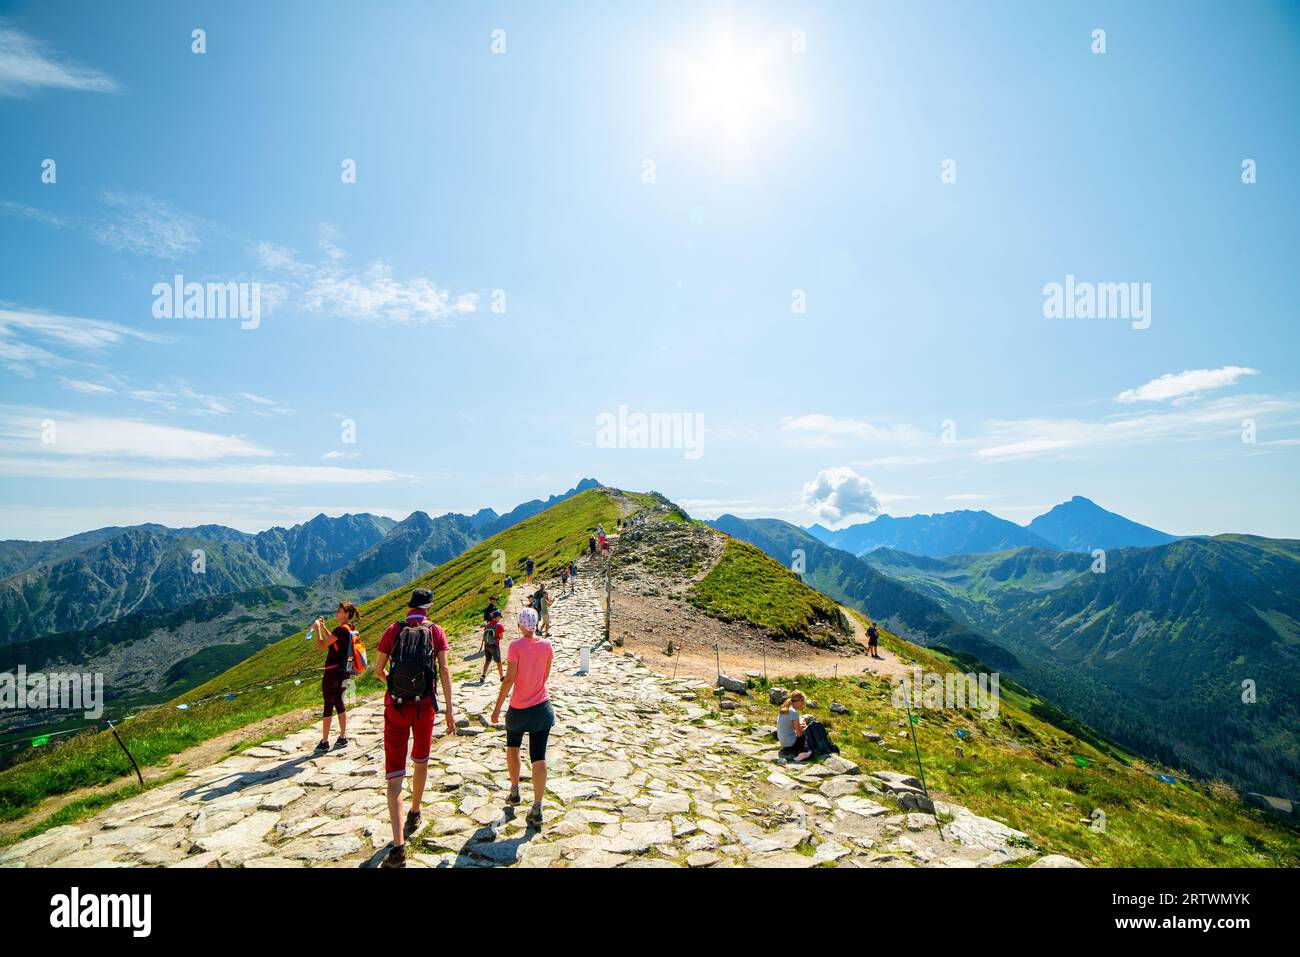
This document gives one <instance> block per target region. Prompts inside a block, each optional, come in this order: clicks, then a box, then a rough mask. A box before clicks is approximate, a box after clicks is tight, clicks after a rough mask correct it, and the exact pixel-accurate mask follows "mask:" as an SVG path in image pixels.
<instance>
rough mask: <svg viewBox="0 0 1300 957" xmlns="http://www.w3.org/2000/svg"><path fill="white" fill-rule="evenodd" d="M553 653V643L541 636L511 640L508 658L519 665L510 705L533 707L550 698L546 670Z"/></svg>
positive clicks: (514, 706)
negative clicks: (547, 689) (547, 690)
mask: <svg viewBox="0 0 1300 957" xmlns="http://www.w3.org/2000/svg"><path fill="white" fill-rule="evenodd" d="M552 654H553V652H552V651H551V643H550V642H549V641H545V640H543V639H541V638H531V639H530V638H516V639H515V640H514V641H512V642H510V650H509V651H507V652H506V660H508V661H513V662H515V663H516V665H517V667H516V670H515V685H514V688H512V689H511V692H510V707H512V708H531V707H532V706H533V705H535V704H541V703H542V702H543V701H546V700H548V699H549V698H550V695H549V694H547V692H546V672H547V669H548V668H549V667H550V664H551V655H552Z"/></svg>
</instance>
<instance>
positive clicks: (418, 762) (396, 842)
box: [375, 588, 456, 867]
mask: <svg viewBox="0 0 1300 957" xmlns="http://www.w3.org/2000/svg"><path fill="white" fill-rule="evenodd" d="M432 604H433V594H432V592H430V591H429V590H428V589H427V588H417V589H415V591H414V592H412V593H411V601H410V608H409V610H408V611H407V613H406V618H405V619H404V620H403V621H398V622H394V623H393V624H391V625H389V626H388V630H387V631H385V632H384V636H383V637H382V638H381V639H379V648H378V649H377V650H378V654H377V655H376V657H375V675H376V677H378V678H379V680H380V681H382V682H384V686H385V687H386V688H387V690H386V691H385V692H384V778H385V779H386V780H387V781H388V820H389V824H391V825H392V829H393V845H392V849H391V850H390V851H389V852H388V855H387V856H386V857H385V858H384V861H383V864H382V865H381V866H383V867H405V866H406V838H408V837H410V836H412V835H413V834H415V833H416V832H417V831H418V830H419V829H420V824H421V823H422V820H423V818H422V815H421V814H420V801H421V799H422V798H423V796H424V782H425V779H426V777H427V776H428V773H429V749H430V747H431V745H432V742H433V719H434V716H435V715H437V713H438V692H437V685H438V683H439V680H440V679H441V683H442V693H443V696H444V698H445V699H446V702H447V710H446V713H445V719H446V722H447V734H448V736H455V734H456V718H455V715H453V713H452V706H451V669H450V668H448V667H447V648H448V645H447V635H446V633H445V632H444V631H443V630H442V629H441V628H439V627H438V626H437V625H435V624H434V623H433V622H431V621H429V618H428V614H429V606H430V605H432ZM412 739H413V740H412ZM408 745H409V747H410V749H411V763H412V764H414V765H415V774H414V775H413V777H412V780H411V810H410V813H408V814H407V815H406V822H405V825H403V823H402V781H403V780H404V779H405V777H406V753H407V747H408Z"/></svg>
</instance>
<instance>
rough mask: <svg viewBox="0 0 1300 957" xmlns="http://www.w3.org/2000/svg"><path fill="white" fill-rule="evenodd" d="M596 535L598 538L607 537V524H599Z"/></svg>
mask: <svg viewBox="0 0 1300 957" xmlns="http://www.w3.org/2000/svg"><path fill="white" fill-rule="evenodd" d="M596 537H597V538H604V537H605V526H604V525H597V526H596Z"/></svg>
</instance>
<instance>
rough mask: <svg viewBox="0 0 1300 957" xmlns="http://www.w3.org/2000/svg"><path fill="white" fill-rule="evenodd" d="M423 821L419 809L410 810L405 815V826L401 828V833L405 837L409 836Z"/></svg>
mask: <svg viewBox="0 0 1300 957" xmlns="http://www.w3.org/2000/svg"><path fill="white" fill-rule="evenodd" d="M423 823H424V815H423V814H421V813H420V812H419V811H410V812H409V813H408V814H407V815H406V826H405V827H404V828H402V833H403V834H404V835H406V836H407V837H410V836H411V835H412V834H414V833H415V832H416V831H418V830H419V829H420V825H421V824H423Z"/></svg>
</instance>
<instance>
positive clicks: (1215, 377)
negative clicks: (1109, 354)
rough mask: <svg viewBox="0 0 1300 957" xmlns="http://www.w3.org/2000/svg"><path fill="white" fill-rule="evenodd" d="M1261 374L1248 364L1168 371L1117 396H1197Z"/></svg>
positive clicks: (1156, 398)
mask: <svg viewBox="0 0 1300 957" xmlns="http://www.w3.org/2000/svg"><path fill="white" fill-rule="evenodd" d="M1248 375H1259V370H1258V369H1250V368H1247V367H1245V366H1222V367H1221V368H1218V369H1188V370H1187V371H1185V372H1177V373H1174V372H1167V373H1165V374H1164V375H1162V376H1160V377H1159V378H1156V379H1152V380H1151V381H1150V382H1148V383H1146V384H1145V385H1140V386H1138V387H1137V388H1136V389H1126V390H1125V391H1123V392H1121V393H1120V394H1119V395H1117V396H1115V401H1116V402H1125V403H1128V402H1168V401H1170V400H1174V401H1178V400H1185V399H1188V398H1192V397H1195V396H1197V395H1199V394H1200V393H1202V392H1209V391H1210V390H1211V389H1222V388H1224V387H1225V386H1230V385H1235V384H1236V382H1237V380H1238V379H1240V378H1241V377H1242V376H1248Z"/></svg>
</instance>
